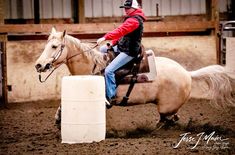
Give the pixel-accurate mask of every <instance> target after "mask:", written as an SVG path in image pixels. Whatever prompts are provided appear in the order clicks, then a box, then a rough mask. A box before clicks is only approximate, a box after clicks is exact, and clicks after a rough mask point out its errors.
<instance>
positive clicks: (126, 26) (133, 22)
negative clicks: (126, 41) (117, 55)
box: [104, 9, 146, 45]
mask: <svg viewBox="0 0 235 155" xmlns="http://www.w3.org/2000/svg"><path fill="white" fill-rule="evenodd" d="M136 15H139V16H141V17H142V18H143V20H146V17H145V15H144V13H143V11H142V9H136V10H135V11H134V12H132V13H131V14H129V15H128V16H129V17H132V16H136ZM138 27H139V21H138V20H137V19H136V18H128V19H127V20H125V21H124V22H123V23H122V24H121V25H120V26H119V27H118V28H116V29H114V30H113V31H111V32H109V33H107V34H105V35H104V38H105V39H106V40H112V41H111V43H112V45H116V43H117V41H118V40H119V39H120V38H121V37H123V36H125V35H126V34H128V33H130V32H132V31H134V30H135V29H137V28H138Z"/></svg>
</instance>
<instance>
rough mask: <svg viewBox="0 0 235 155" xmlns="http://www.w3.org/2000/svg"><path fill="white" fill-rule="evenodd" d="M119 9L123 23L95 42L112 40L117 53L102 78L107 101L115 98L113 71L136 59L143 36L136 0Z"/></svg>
mask: <svg viewBox="0 0 235 155" xmlns="http://www.w3.org/2000/svg"><path fill="white" fill-rule="evenodd" d="M120 8H124V9H125V13H126V16H125V18H124V22H123V23H122V24H121V25H120V26H119V27H118V28H116V29H114V30H113V31H111V32H108V33H107V34H105V35H104V36H103V37H101V38H99V39H98V40H97V44H98V45H100V44H101V43H102V42H103V41H105V40H112V41H111V43H110V44H111V47H113V49H114V52H118V53H120V54H118V56H117V57H116V58H115V59H114V60H113V61H112V62H111V63H110V64H109V65H108V66H107V67H106V69H105V72H104V76H105V83H106V97H107V99H108V101H111V100H112V99H113V98H115V95H116V81H115V73H114V72H115V71H116V70H117V69H119V68H120V67H122V66H123V65H125V64H127V63H128V62H130V61H131V60H132V59H133V58H135V57H137V56H138V54H139V51H140V48H141V39H142V34H143V22H144V21H145V20H146V17H145V15H144V13H143V11H142V9H140V8H139V4H138V2H137V1H136V0H126V1H125V3H124V5H123V6H120ZM109 48H110V47H108V45H103V46H101V48H100V50H101V52H107V50H108V49H109Z"/></svg>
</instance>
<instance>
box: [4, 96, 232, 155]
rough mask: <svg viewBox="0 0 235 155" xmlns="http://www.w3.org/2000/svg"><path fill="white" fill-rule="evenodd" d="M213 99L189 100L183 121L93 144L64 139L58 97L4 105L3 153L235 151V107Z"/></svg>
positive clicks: (229, 152)
mask: <svg viewBox="0 0 235 155" xmlns="http://www.w3.org/2000/svg"><path fill="white" fill-rule="evenodd" d="M208 102H209V101H207V100H202V99H191V100H189V102H188V103H186V104H185V105H183V107H182V108H181V109H180V110H179V112H178V114H179V116H180V120H179V121H178V122H177V123H172V124H168V125H165V126H163V127H162V128H161V129H157V127H156V128H155V129H154V130H153V131H143V132H140V131H139V132H138V133H137V132H136V133H135V132H133V133H129V134H128V135H126V136H125V137H117V136H115V135H112V136H107V137H106V139H105V140H103V141H101V142H93V143H87V144H62V143H61V135H60V131H59V130H58V129H57V128H56V127H55V126H54V114H55V111H56V109H57V106H58V105H59V102H58V101H38V102H27V103H10V104H8V106H7V107H6V108H3V107H1V108H0V137H1V138H0V154H1V155H7V154H9V155H11V154H102V155H104V154H112V155H113V154H127V155H131V154H135V155H136V154H146V155H149V154H150V155H151V154H153V155H155V154H187V155H188V154H235V108H230V109H228V110H227V111H225V110H222V109H215V108H213V107H211V106H210V104H208ZM117 115H118V114H117ZM114 117H115V116H114ZM129 119H131V118H129ZM107 132H108V131H107ZM183 134H185V139H184V141H182V142H181V143H180V144H179V145H178V143H179V142H180V140H181V138H182V136H183ZM186 134H187V135H186ZM186 137H187V138H186ZM200 138H201V139H200ZM197 142H198V144H197ZM177 145H178V146H177ZM193 147H194V148H193ZM192 148H193V149H192Z"/></svg>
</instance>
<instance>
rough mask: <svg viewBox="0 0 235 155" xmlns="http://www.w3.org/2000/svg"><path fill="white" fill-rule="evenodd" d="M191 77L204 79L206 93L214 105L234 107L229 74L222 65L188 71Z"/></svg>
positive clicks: (234, 100)
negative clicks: (206, 87)
mask: <svg viewBox="0 0 235 155" xmlns="http://www.w3.org/2000/svg"><path fill="white" fill-rule="evenodd" d="M190 74H191V77H192V79H197V80H204V81H205V82H206V83H207V85H208V90H206V91H207V93H208V95H209V97H210V99H211V101H212V102H211V103H213V104H212V105H213V106H215V107H222V108H225V107H230V106H233V107H235V98H234V96H233V94H232V92H233V89H232V86H231V81H230V78H229V76H228V75H227V74H226V72H225V69H224V67H223V66H220V65H212V66H208V67H204V68H201V69H199V70H196V71H191V72H190Z"/></svg>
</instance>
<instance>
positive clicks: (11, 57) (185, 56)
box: [7, 36, 216, 102]
mask: <svg viewBox="0 0 235 155" xmlns="http://www.w3.org/2000/svg"><path fill="white" fill-rule="evenodd" d="M45 44H46V40H45V41H10V42H8V43H7V73H8V75H7V79H8V85H11V86H12V91H10V92H8V99H9V102H25V101H36V100H45V99H48V100H52V99H60V94H61V92H60V91H61V90H60V89H61V88H60V86H61V78H62V76H64V75H69V73H68V70H67V68H66V67H65V66H64V65H62V67H61V68H59V69H57V70H56V71H55V72H54V73H53V74H52V76H51V77H50V78H49V79H48V80H47V81H46V82H45V83H40V82H39V80H38V73H37V72H36V70H35V67H34V65H35V61H36V59H37V58H38V57H39V55H40V54H41V53H42V51H43V49H44V46H45ZM143 44H144V46H145V48H146V49H153V50H154V52H155V54H156V56H164V57H169V58H171V59H173V60H176V61H177V62H179V63H180V64H181V65H182V66H183V67H185V68H186V69H187V70H195V69H198V68H200V67H203V66H208V65H210V64H215V63H216V51H215V40H214V37H213V36H187V37H159V38H157V37H156V38H144V39H143ZM45 76H46V74H43V77H45Z"/></svg>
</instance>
